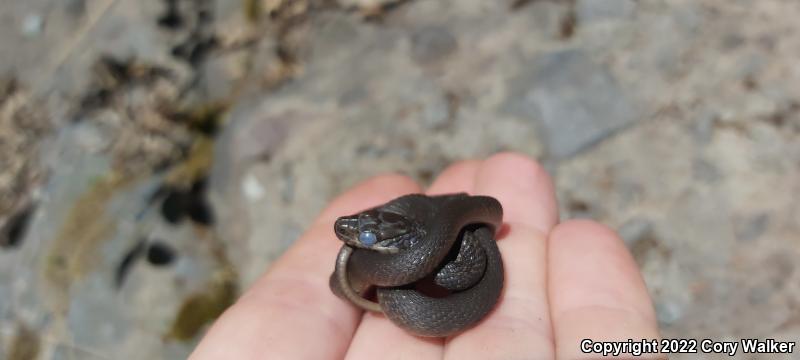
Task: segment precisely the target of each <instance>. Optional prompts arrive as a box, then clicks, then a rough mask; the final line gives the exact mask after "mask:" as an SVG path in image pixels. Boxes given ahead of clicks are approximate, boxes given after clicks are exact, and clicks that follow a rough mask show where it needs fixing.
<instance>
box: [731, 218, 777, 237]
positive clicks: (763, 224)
mask: <svg viewBox="0 0 800 360" xmlns="http://www.w3.org/2000/svg"><path fill="white" fill-rule="evenodd" d="M769 220H770V216H769V214H767V213H761V214H757V215H754V216H750V217H747V218H745V219H744V220H743V221H737V222H736V239H737V240H739V241H742V242H750V241H754V240H757V239H758V238H759V237H760V236H761V234H763V233H764V232H765V231H766V230H767V228H768V227H769Z"/></svg>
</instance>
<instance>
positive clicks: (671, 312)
mask: <svg viewBox="0 0 800 360" xmlns="http://www.w3.org/2000/svg"><path fill="white" fill-rule="evenodd" d="M655 309H656V318H658V323H659V324H661V325H666V326H669V325H673V324H675V323H676V322H677V321H678V320H680V319H681V317H682V316H683V309H682V306H680V305H679V304H678V303H677V302H675V301H669V300H656V302H655Z"/></svg>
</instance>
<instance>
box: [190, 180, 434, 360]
mask: <svg viewBox="0 0 800 360" xmlns="http://www.w3.org/2000/svg"><path fill="white" fill-rule="evenodd" d="M418 191H419V187H418V186H417V185H416V184H415V183H414V182H413V181H412V180H410V179H408V178H407V177H402V176H397V175H387V176H379V177H376V178H373V179H370V180H367V181H365V182H364V183H362V184H360V185H357V186H356V187H355V188H353V189H352V190H350V191H348V192H346V193H345V194H343V195H341V196H339V197H338V198H337V199H336V200H334V201H333V202H332V203H331V205H330V206H329V207H328V208H327V209H325V210H324V211H323V212H322V214H321V215H320V217H319V219H318V220H317V221H315V223H314V224H313V225H312V226H311V228H310V229H309V230H308V231H307V232H306V233H305V234H304V235H303V236H302V237H301V238H300V239H298V240H297V242H296V243H295V244H294V245H293V246H292V247H291V248H290V249H289V250H288V251H287V252H286V254H284V255H283V256H282V257H281V258H280V259H279V260H278V261H277V262H276V263H275V264H274V265H273V266H272V268H271V269H270V270H269V271H268V272H267V273H266V274H265V275H263V276H262V277H261V278H260V279H259V280H258V281H257V282H256V283H255V284H254V285H253V287H252V288H250V290H248V291H247V292H246V293H245V294H244V295H243V296H242V297H241V298H240V299H239V300H238V301H237V302H236V304H234V305H233V306H232V307H231V308H229V309H228V310H227V311H226V312H225V313H224V314H223V315H222V317H221V318H220V319H219V320H218V321H217V322H216V323H215V324H214V326H213V327H212V328H211V330H210V331H209V332H208V334H207V335H206V337H205V338H204V339H203V341H202V342H201V343H200V345H199V346H198V348H197V349H196V350H195V352H194V353H193V354H192V359H255V358H263V357H264V356H266V355H269V357H271V358H276V359H328V358H341V357H342V356H344V354H345V352H346V349H347V346H348V344H349V343H350V339H351V337H352V334H353V332H354V331H355V328H356V326H357V324H358V321H359V318H360V312H358V311H357V310H355V308H354V307H353V306H351V305H350V304H348V303H346V302H344V301H342V300H340V299H339V298H337V297H335V296H334V295H333V294H332V293H331V291H330V290H329V288H328V277H329V275H330V274H331V272H332V271H333V267H334V261H335V258H336V254H337V252H338V249H339V247H340V246H341V242H339V241H338V240H337V239H336V238H335V237H334V235H333V222H334V220H335V218H336V216H338V215H343V214H352V213H354V212H357V211H359V210H361V209H364V208H368V207H371V206H375V205H379V204H381V203H383V202H386V201H388V200H390V199H392V198H394V197H397V196H400V195H403V194H406V193H410V192H418ZM312 304H313V305H312ZM309 342H313V343H314V346H309V345H308V344H309Z"/></svg>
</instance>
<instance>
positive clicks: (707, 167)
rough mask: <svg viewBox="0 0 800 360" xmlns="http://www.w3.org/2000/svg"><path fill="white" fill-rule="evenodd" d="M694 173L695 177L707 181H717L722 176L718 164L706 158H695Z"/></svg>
mask: <svg viewBox="0 0 800 360" xmlns="http://www.w3.org/2000/svg"><path fill="white" fill-rule="evenodd" d="M692 173H693V175H694V178H695V179H697V180H700V181H703V182H706V183H715V182H717V181H719V180H720V179H721V178H722V175H721V174H720V173H719V169H718V168H717V167H716V165H714V164H713V163H710V162H708V161H707V160H705V159H695V161H694V162H692Z"/></svg>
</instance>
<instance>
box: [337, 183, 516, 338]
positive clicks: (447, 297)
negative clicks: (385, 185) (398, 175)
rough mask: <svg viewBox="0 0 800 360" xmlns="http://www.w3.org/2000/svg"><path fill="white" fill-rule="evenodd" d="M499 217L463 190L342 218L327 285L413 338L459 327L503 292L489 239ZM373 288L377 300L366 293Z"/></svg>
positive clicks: (496, 209)
mask: <svg viewBox="0 0 800 360" xmlns="http://www.w3.org/2000/svg"><path fill="white" fill-rule="evenodd" d="M502 217H503V209H502V206H501V205H500V203H499V202H498V201H497V200H496V199H494V198H492V197H487V196H469V195H466V194H452V195H439V196H425V195H420V194H413V195H406V196H402V197H399V198H397V199H394V200H392V201H390V202H388V203H386V204H384V205H381V206H378V207H375V208H372V209H368V210H365V211H363V212H360V213H358V214H355V215H351V216H344V217H341V218H339V219H338V220H337V221H336V224H335V226H334V231H335V233H336V235H337V237H338V238H339V239H340V240H342V241H343V242H344V245H343V246H342V249H341V250H340V252H339V256H338V259H337V262H336V268H335V270H334V272H333V274H332V275H331V279H330V286H331V289H332V291H333V292H334V293H335V294H337V295H338V296H340V297H342V298H344V299H346V300H349V301H351V302H352V303H353V304H355V305H357V306H359V307H362V308H364V309H366V310H371V311H382V312H383V313H384V314H385V315H386V317H387V318H388V319H389V320H391V321H392V322H394V323H395V324H397V325H398V326H400V327H402V328H403V329H406V330H407V331H409V332H411V333H412V334H415V335H418V336H429V337H443V336H449V335H453V334H455V333H458V332H460V331H463V330H465V329H467V328H469V327H471V326H473V325H475V324H476V323H477V322H478V321H480V320H481V319H482V318H483V317H485V316H486V314H488V312H489V311H490V310H491V309H492V308H493V307H494V305H495V304H496V302H497V300H498V298H499V296H500V292H501V291H502V288H503V262H502V259H501V257H500V252H499V251H498V248H497V244H496V243H495V240H494V233H495V230H496V229H498V228H499V227H500V224H501V223H502ZM371 287H375V288H376V294H377V295H376V298H377V303H376V302H373V301H370V300H368V299H366V298H364V295H365V294H367V290H368V289H369V288H371ZM431 289H434V290H431Z"/></svg>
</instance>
